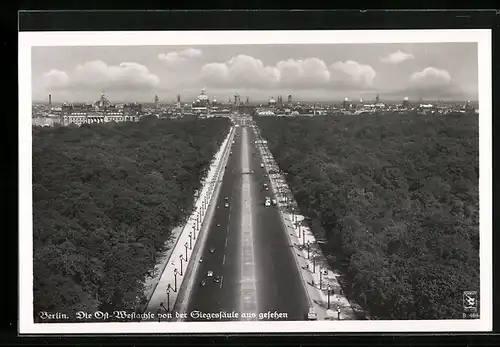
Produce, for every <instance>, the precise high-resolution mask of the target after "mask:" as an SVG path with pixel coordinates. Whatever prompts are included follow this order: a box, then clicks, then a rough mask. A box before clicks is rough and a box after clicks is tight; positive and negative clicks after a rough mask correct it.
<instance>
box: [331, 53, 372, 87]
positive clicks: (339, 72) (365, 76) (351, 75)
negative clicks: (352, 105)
mask: <svg viewBox="0 0 500 347" xmlns="http://www.w3.org/2000/svg"><path fill="white" fill-rule="evenodd" d="M330 71H331V72H332V74H331V76H330V82H332V83H335V84H336V85H337V86H338V87H341V88H342V87H352V88H367V87H371V86H373V80H374V79H375V76H377V72H376V71H375V70H374V69H373V68H372V67H371V66H370V65H363V64H359V63H358V62H355V61H352V60H348V61H345V62H336V63H334V64H332V65H331V67H330Z"/></svg>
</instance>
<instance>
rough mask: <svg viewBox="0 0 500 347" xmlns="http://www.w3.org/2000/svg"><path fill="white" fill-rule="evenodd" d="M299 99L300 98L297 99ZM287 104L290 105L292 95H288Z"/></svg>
mask: <svg viewBox="0 0 500 347" xmlns="http://www.w3.org/2000/svg"><path fill="white" fill-rule="evenodd" d="M299 99H300V98H299ZM288 103H289V104H291V103H292V95H291V94H288Z"/></svg>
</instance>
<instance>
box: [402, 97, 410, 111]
mask: <svg viewBox="0 0 500 347" xmlns="http://www.w3.org/2000/svg"><path fill="white" fill-rule="evenodd" d="M402 106H403V108H410V102H409V101H408V97H407V96H405V98H404V99H403V105H402Z"/></svg>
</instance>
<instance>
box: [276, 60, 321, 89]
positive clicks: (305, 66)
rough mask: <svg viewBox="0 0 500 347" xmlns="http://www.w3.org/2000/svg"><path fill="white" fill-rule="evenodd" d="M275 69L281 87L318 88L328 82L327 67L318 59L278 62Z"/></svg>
mask: <svg viewBox="0 0 500 347" xmlns="http://www.w3.org/2000/svg"><path fill="white" fill-rule="evenodd" d="M276 67H277V69H278V71H279V76H280V84H281V86H283V87H319V86H321V85H324V84H326V83H328V81H329V80H330V71H328V67H327V66H326V64H325V62H324V61H323V60H321V59H318V58H308V59H305V60H293V59H288V60H286V61H280V62H278V64H276Z"/></svg>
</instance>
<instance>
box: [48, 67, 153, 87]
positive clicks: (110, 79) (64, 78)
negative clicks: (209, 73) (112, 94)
mask: <svg viewBox="0 0 500 347" xmlns="http://www.w3.org/2000/svg"><path fill="white" fill-rule="evenodd" d="M44 78H45V80H46V82H48V84H47V86H48V87H52V88H75V89H91V90H95V89H100V90H103V89H104V90H108V91H110V90H130V89H134V88H143V89H149V88H153V87H156V86H158V85H159V83H160V79H159V78H158V76H156V75H154V74H152V73H150V72H149V70H148V68H147V67H145V66H144V65H141V64H138V63H131V62H124V63H121V64H120V65H107V64H106V63H105V62H102V61H100V60H94V61H89V62H86V63H84V64H82V65H78V66H77V67H76V68H75V70H74V71H73V73H71V74H69V75H68V74H67V73H66V72H63V71H58V70H51V71H49V72H48V73H46V74H44ZM56 81H59V83H55V82H56Z"/></svg>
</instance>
